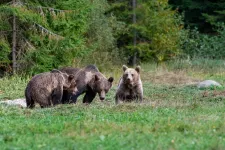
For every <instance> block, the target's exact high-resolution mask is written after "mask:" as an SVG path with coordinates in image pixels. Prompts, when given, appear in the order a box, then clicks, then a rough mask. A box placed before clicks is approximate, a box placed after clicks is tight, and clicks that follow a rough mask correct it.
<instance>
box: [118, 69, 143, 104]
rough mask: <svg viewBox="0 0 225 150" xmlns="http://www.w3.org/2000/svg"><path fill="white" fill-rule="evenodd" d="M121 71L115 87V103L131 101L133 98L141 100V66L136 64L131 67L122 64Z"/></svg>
mask: <svg viewBox="0 0 225 150" xmlns="http://www.w3.org/2000/svg"><path fill="white" fill-rule="evenodd" d="M123 71H124V72H123V75H122V77H121V78H120V81H119V84H118V87H117V91H116V96H115V103H116V104H118V103H120V102H131V101H133V100H137V101H138V100H140V102H142V99H143V87H142V82H141V77H140V71H141V67H140V66H137V67H136V68H135V69H133V68H128V67H127V66H125V65H123Z"/></svg>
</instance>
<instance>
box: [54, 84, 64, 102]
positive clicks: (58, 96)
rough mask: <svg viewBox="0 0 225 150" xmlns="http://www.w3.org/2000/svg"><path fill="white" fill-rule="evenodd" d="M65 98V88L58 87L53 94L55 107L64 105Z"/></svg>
mask: <svg viewBox="0 0 225 150" xmlns="http://www.w3.org/2000/svg"><path fill="white" fill-rule="evenodd" d="M62 97H63V87H57V88H56V89H54V90H53V92H52V103H53V105H58V104H61V103H62Z"/></svg>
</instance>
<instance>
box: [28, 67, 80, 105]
mask: <svg viewBox="0 0 225 150" xmlns="http://www.w3.org/2000/svg"><path fill="white" fill-rule="evenodd" d="M63 90H68V91H70V92H73V93H74V92H76V90H77V89H76V83H75V79H74V75H68V74H66V73H62V72H60V71H57V70H54V71H52V72H46V73H41V74H38V75H35V76H34V77H33V78H32V79H31V80H30V82H29V83H28V84H27V87H26V90H25V96H26V103H27V107H28V108H33V107H35V103H39V104H40V106H41V107H50V106H51V105H52V104H53V105H57V104H60V103H61V100H62V96H63Z"/></svg>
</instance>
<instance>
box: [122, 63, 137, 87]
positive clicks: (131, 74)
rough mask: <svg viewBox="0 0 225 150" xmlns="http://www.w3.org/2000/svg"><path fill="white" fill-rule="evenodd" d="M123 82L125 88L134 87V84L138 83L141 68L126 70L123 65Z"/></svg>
mask: <svg viewBox="0 0 225 150" xmlns="http://www.w3.org/2000/svg"><path fill="white" fill-rule="evenodd" d="M123 71H124V73H123V77H122V78H123V82H124V84H126V85H127V86H134V85H135V84H136V83H138V81H139V79H140V71H141V67H140V66H137V67H136V68H135V69H133V68H128V67H127V66H126V65H123Z"/></svg>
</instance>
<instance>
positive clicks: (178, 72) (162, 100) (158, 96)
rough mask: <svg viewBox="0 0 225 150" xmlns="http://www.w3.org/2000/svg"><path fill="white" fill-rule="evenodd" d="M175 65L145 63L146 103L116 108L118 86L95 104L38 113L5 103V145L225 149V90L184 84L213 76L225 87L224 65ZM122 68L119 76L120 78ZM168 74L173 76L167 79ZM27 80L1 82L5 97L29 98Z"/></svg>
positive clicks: (1, 115) (1, 139)
mask: <svg viewBox="0 0 225 150" xmlns="http://www.w3.org/2000/svg"><path fill="white" fill-rule="evenodd" d="M176 65H177V64H176V63H174V65H171V64H167V66H163V67H162V66H156V65H155V64H143V65H142V68H143V70H144V71H143V72H142V75H143V83H144V84H143V86H144V102H143V103H142V104H139V103H128V104H121V105H117V106H115V104H114V94H115V90H116V84H115V85H114V86H113V88H112V90H110V92H109V93H108V94H107V97H106V101H104V102H103V103H101V102H100V100H99V99H98V98H96V99H95V100H94V102H93V103H92V104H91V105H84V104H82V103H81V99H82V98H80V100H79V102H78V104H76V105H60V106H57V107H53V108H47V109H40V108H38V107H37V108H35V109H33V110H30V109H21V108H19V107H16V106H6V105H2V104H1V105H0V121H1V123H0V145H1V146H0V147H1V149H112V150H114V149H128V150H130V149H198V150H199V149H204V150H205V149H221V150H222V149H225V115H224V114H225V97H223V95H218V94H217V93H222V92H223V91H224V87H223V88H220V89H216V90H212V89H205V90H199V89H197V88H196V86H194V85H192V84H188V83H187V85H185V84H184V83H183V81H187V82H190V80H192V79H193V80H194V81H195V80H197V79H198V80H203V79H208V78H209V77H210V79H217V81H219V82H220V83H221V84H223V83H224V76H223V75H225V73H224V70H223V69H222V68H219V67H220V66H219V67H218V68H217V69H216V68H213V70H214V71H215V73H213V74H212V70H211V71H210V70H209V68H207V67H206V66H202V68H203V69H199V70H198V68H200V65H198V67H195V66H192V67H189V68H186V67H181V68H179V69H177V68H176V67H175V66H176ZM180 65H182V64H180ZM184 66H185V65H184ZM161 67H162V68H163V69H162V68H161ZM165 67H166V69H165ZM118 70H119V69H118ZM118 70H117V71H116V72H118V74H119V73H120V72H119V71H118ZM168 72H169V73H171V74H170V75H171V76H168V75H166V76H162V74H167V73H168ZM108 74H112V73H108ZM115 74H117V73H115ZM118 74H117V75H116V80H118V78H119V75H118ZM117 76H118V77H117ZM186 78H188V80H186ZM172 79H173V80H172ZM176 79H179V81H180V82H177V81H176ZM169 80H172V81H174V83H173V82H172V81H169ZM160 81H163V82H160ZM27 82H28V79H23V78H21V77H18V76H17V77H7V78H3V79H0V90H1V94H0V99H14V98H21V97H24V96H23V93H24V88H25V86H26V83H27Z"/></svg>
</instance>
